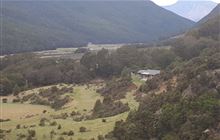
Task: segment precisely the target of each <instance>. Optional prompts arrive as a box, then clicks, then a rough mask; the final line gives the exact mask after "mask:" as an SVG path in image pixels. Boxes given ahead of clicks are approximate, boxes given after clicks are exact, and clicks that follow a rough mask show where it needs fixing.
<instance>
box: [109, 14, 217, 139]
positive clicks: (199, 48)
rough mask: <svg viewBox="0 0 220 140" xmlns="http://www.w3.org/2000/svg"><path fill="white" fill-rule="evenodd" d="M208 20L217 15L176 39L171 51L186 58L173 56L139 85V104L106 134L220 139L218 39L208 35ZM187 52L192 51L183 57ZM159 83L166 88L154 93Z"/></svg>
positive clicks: (209, 22)
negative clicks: (163, 69) (164, 67)
mask: <svg viewBox="0 0 220 140" xmlns="http://www.w3.org/2000/svg"><path fill="white" fill-rule="evenodd" d="M213 20H218V21H219V18H217V17H215V18H212V19H210V20H208V21H207V22H206V23H205V25H201V26H198V30H204V29H205V30H206V31H207V32H209V33H210V34H209V35H206V36H204V35H203V34H198V35H197V36H196V37H193V36H191V35H189V36H188V35H186V36H185V37H183V38H182V40H181V39H178V40H179V42H178V40H177V42H176V44H175V47H173V48H172V49H171V51H172V50H173V51H174V53H175V54H176V55H177V56H178V57H180V58H181V59H183V60H185V61H176V62H174V63H173V64H172V65H171V67H169V68H168V69H167V71H166V72H164V73H163V74H161V75H159V76H158V77H155V78H153V79H152V80H150V81H147V82H146V83H145V84H144V85H142V87H141V88H140V90H139V91H140V92H142V94H143V93H144V94H145V95H144V96H143V95H142V98H141V104H140V107H139V109H138V110H137V111H136V112H133V113H130V115H129V117H128V118H127V120H126V121H125V122H124V121H119V122H117V123H116V126H115V128H114V130H113V132H112V133H110V134H109V136H108V137H114V138H115V140H133V139H138V140H146V139H162V140H189V139H190V140H197V139H198V140H202V139H203V140H219V139H220V135H219V134H220V133H219V132H220V119H219V118H220V71H219V70H220V47H219V45H220V41H219V38H218V39H217V40H216V38H215V37H212V34H211V33H212V32H213V28H212V25H213V24H212V22H213ZM208 25H209V26H210V27H209V28H207V26H208ZM215 28H216V27H215ZM218 33H219V30H218ZM214 34H215V33H214ZM200 37H201V38H200ZM190 53H192V54H193V55H192V57H188V54H190ZM184 54H185V55H184ZM184 57H185V58H187V59H184ZM165 83H166V84H165ZM152 85H156V86H154V87H153V86H152ZM161 85H162V86H163V87H166V88H163V89H164V90H163V91H161V93H156V90H160V87H161ZM152 87H153V88H152Z"/></svg>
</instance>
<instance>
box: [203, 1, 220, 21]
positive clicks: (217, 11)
mask: <svg viewBox="0 0 220 140" xmlns="http://www.w3.org/2000/svg"><path fill="white" fill-rule="evenodd" d="M216 16H220V4H218V5H217V6H216V7H215V8H214V9H213V10H212V11H211V12H210V13H209V14H208V15H207V16H205V17H204V18H203V19H201V20H200V21H199V24H202V23H205V22H206V21H208V20H209V19H212V18H215V17H216Z"/></svg>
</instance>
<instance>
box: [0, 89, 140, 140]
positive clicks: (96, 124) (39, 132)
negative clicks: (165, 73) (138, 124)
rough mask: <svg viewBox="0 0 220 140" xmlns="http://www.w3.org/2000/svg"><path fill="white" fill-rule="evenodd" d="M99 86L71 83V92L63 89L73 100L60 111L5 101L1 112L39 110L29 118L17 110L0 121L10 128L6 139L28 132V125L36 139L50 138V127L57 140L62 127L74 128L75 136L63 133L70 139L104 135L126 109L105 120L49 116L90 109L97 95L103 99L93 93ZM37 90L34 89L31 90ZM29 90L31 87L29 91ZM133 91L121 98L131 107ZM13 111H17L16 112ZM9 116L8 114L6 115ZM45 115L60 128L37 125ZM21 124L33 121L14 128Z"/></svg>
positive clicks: (132, 107) (3, 127)
mask: <svg viewBox="0 0 220 140" xmlns="http://www.w3.org/2000/svg"><path fill="white" fill-rule="evenodd" d="M97 88H98V86H95V85H90V86H89V87H88V86H79V85H77V86H74V92H73V93H66V95H70V96H71V97H72V98H73V101H72V102H71V103H69V104H67V106H65V108H64V109H62V110H59V111H54V110H52V109H51V108H49V107H46V106H39V105H30V104H9V103H8V104H4V105H3V106H2V108H3V110H4V112H7V114H10V113H12V112H14V111H15V110H17V111H19V110H21V111H24V112H25V111H26V112H29V113H30V112H31V113H33V112H34V114H39V115H36V116H33V117H31V118H26V119H20V116H23V115H22V113H21V115H19V114H18V113H14V116H18V118H14V119H12V121H9V122H3V123H1V129H4V130H9V129H12V131H11V133H8V134H7V135H6V139H8V140H12V139H17V136H16V135H17V134H19V133H23V134H25V133H27V130H28V129H32V130H35V131H36V137H37V138H38V140H44V139H45V140H48V139H50V132H51V130H54V131H55V132H56V133H57V135H55V136H54V138H53V139H54V140H56V139H57V138H58V137H59V136H61V135H60V134H61V133H62V132H64V131H70V130H72V131H74V133H75V134H74V136H71V137H70V136H63V137H64V138H65V139H67V140H69V139H70V138H72V139H73V140H79V139H86V140H89V139H90V138H95V139H97V136H98V135H105V134H107V133H108V132H110V131H112V130H113V128H114V125H115V122H116V121H119V120H125V119H126V118H127V116H128V113H129V112H125V113H122V114H119V115H116V116H113V117H108V118H104V119H106V122H102V119H95V120H86V121H81V122H75V121H73V120H72V119H71V118H67V119H56V120H54V119H52V118H51V117H50V115H53V114H60V113H70V112H71V111H73V110H74V111H79V112H80V113H81V114H89V113H90V111H91V109H92V108H93V106H94V104H95V102H96V100H97V99H101V100H102V99H103V97H102V96H100V94H98V93H96V89H97ZM33 91H34V92H36V90H33ZM29 92H30V91H29ZM133 93H134V91H131V92H129V93H127V95H126V98H125V99H123V100H122V101H123V102H125V103H128V104H129V106H130V108H131V109H137V107H138V103H137V102H136V101H135V100H134V96H133ZM85 109H86V111H85ZM43 110H47V111H48V112H47V113H46V114H43V113H42V111H43ZM15 114H16V115H15ZM8 117H9V116H8ZM43 117H46V118H49V119H50V121H56V122H57V123H58V124H61V126H62V128H61V129H59V130H58V129H57V126H49V125H46V126H44V127H41V126H39V125H38V124H39V121H40V119H41V118H43ZM17 124H20V125H21V126H22V127H23V126H24V125H25V126H30V125H36V127H33V128H27V129H24V128H21V129H15V128H16V125H17ZM82 126H84V127H86V128H87V130H88V131H87V132H84V133H81V132H79V128H80V127H82Z"/></svg>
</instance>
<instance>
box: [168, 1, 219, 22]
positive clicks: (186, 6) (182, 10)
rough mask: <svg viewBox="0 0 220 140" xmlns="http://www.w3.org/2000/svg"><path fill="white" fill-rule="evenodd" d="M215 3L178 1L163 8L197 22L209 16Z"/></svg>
mask: <svg viewBox="0 0 220 140" xmlns="http://www.w3.org/2000/svg"><path fill="white" fill-rule="evenodd" d="M216 5H217V3H214V2H211V1H185V0H184V1H183V0H179V1H178V2H177V3H176V4H173V5H170V6H165V7H164V8H165V9H167V10H170V11H172V12H174V13H177V14H178V15H180V16H182V17H185V18H188V19H191V20H193V21H199V20H200V19H202V18H203V17H204V16H206V15H207V14H209V13H210V12H211V11H212V10H213V8H214V7H215V6H216Z"/></svg>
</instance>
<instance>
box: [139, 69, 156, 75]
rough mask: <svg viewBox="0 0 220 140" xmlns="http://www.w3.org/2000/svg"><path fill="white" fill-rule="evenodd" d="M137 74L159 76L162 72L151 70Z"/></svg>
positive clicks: (140, 71)
mask: <svg viewBox="0 0 220 140" xmlns="http://www.w3.org/2000/svg"><path fill="white" fill-rule="evenodd" d="M137 73H138V74H143V75H157V74H160V70H151V69H148V70H139V71H138V72H137Z"/></svg>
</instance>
